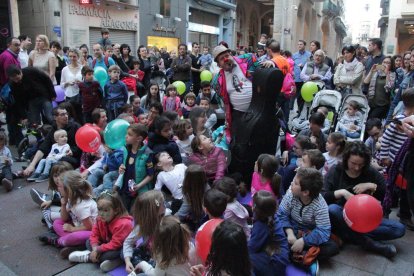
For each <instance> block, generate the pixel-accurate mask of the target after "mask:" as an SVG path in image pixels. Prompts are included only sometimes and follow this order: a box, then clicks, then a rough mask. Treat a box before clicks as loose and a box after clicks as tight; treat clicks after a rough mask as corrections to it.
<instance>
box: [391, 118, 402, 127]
mask: <svg viewBox="0 0 414 276" xmlns="http://www.w3.org/2000/svg"><path fill="white" fill-rule="evenodd" d="M392 121H393V123H394V124H396V125H399V126H402V122H401V121H400V120H399V119H397V118H394V119H393V120H392Z"/></svg>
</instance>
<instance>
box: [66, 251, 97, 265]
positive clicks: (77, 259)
mask: <svg viewBox="0 0 414 276" xmlns="http://www.w3.org/2000/svg"><path fill="white" fill-rule="evenodd" d="M90 254H91V251H89V250H85V251H75V252H72V253H70V254H69V257H68V259H69V261H71V262H74V263H87V262H89V255H90Z"/></svg>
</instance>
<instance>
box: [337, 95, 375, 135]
mask: <svg viewBox="0 0 414 276" xmlns="http://www.w3.org/2000/svg"><path fill="white" fill-rule="evenodd" d="M350 101H356V102H357V103H358V104H359V112H361V114H362V118H361V121H362V124H361V130H360V135H359V137H358V138H350V137H347V138H346V139H347V141H358V140H360V141H363V140H364V133H365V124H366V122H367V119H368V113H369V105H368V99H367V97H366V96H365V95H356V94H349V95H347V96H345V99H344V100H343V102H342V106H341V110H340V111H339V115H338V120H340V118H342V116H343V115H344V113H345V112H346V110H347V108H348V105H349V102H350ZM335 131H339V124H336V127H335Z"/></svg>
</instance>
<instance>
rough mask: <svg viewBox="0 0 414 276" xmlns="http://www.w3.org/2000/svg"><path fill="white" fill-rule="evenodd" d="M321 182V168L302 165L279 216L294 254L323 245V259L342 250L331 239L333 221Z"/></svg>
mask: <svg viewBox="0 0 414 276" xmlns="http://www.w3.org/2000/svg"><path fill="white" fill-rule="evenodd" d="M322 185H323V180H322V175H321V173H320V172H319V171H318V170H316V169H314V168H299V169H298V171H297V173H296V176H295V178H294V179H293V182H292V185H291V187H290V189H289V190H288V191H287V193H286V195H285V196H284V197H283V199H282V202H281V203H280V206H279V211H278V213H277V217H278V218H279V221H280V223H281V225H282V227H283V229H284V230H285V233H286V236H287V240H288V243H289V245H290V246H291V249H290V250H291V251H292V253H293V255H295V253H296V254H301V253H302V252H303V251H304V250H308V249H309V248H310V247H312V246H317V247H319V248H320V253H319V255H318V257H317V258H318V259H320V260H322V259H327V258H329V257H331V256H333V255H335V254H337V253H338V252H339V248H338V246H337V244H336V243H335V242H334V241H332V240H330V236H331V222H330V220H329V213H328V205H327V204H326V202H325V200H324V198H323V197H322V195H321V194H320V191H321V189H322ZM316 265H317V264H316V263H315V266H316ZM312 266H313V264H312ZM312 266H311V267H312Z"/></svg>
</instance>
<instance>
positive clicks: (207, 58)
mask: <svg viewBox="0 0 414 276" xmlns="http://www.w3.org/2000/svg"><path fill="white" fill-rule="evenodd" d="M208 51H209V48H208V47H207V46H204V47H203V54H202V55H201V57H200V58H199V62H200V64H201V67H203V69H204V70H210V66H211V63H212V62H213V58H212V57H211V55H210V53H209V52H208Z"/></svg>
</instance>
